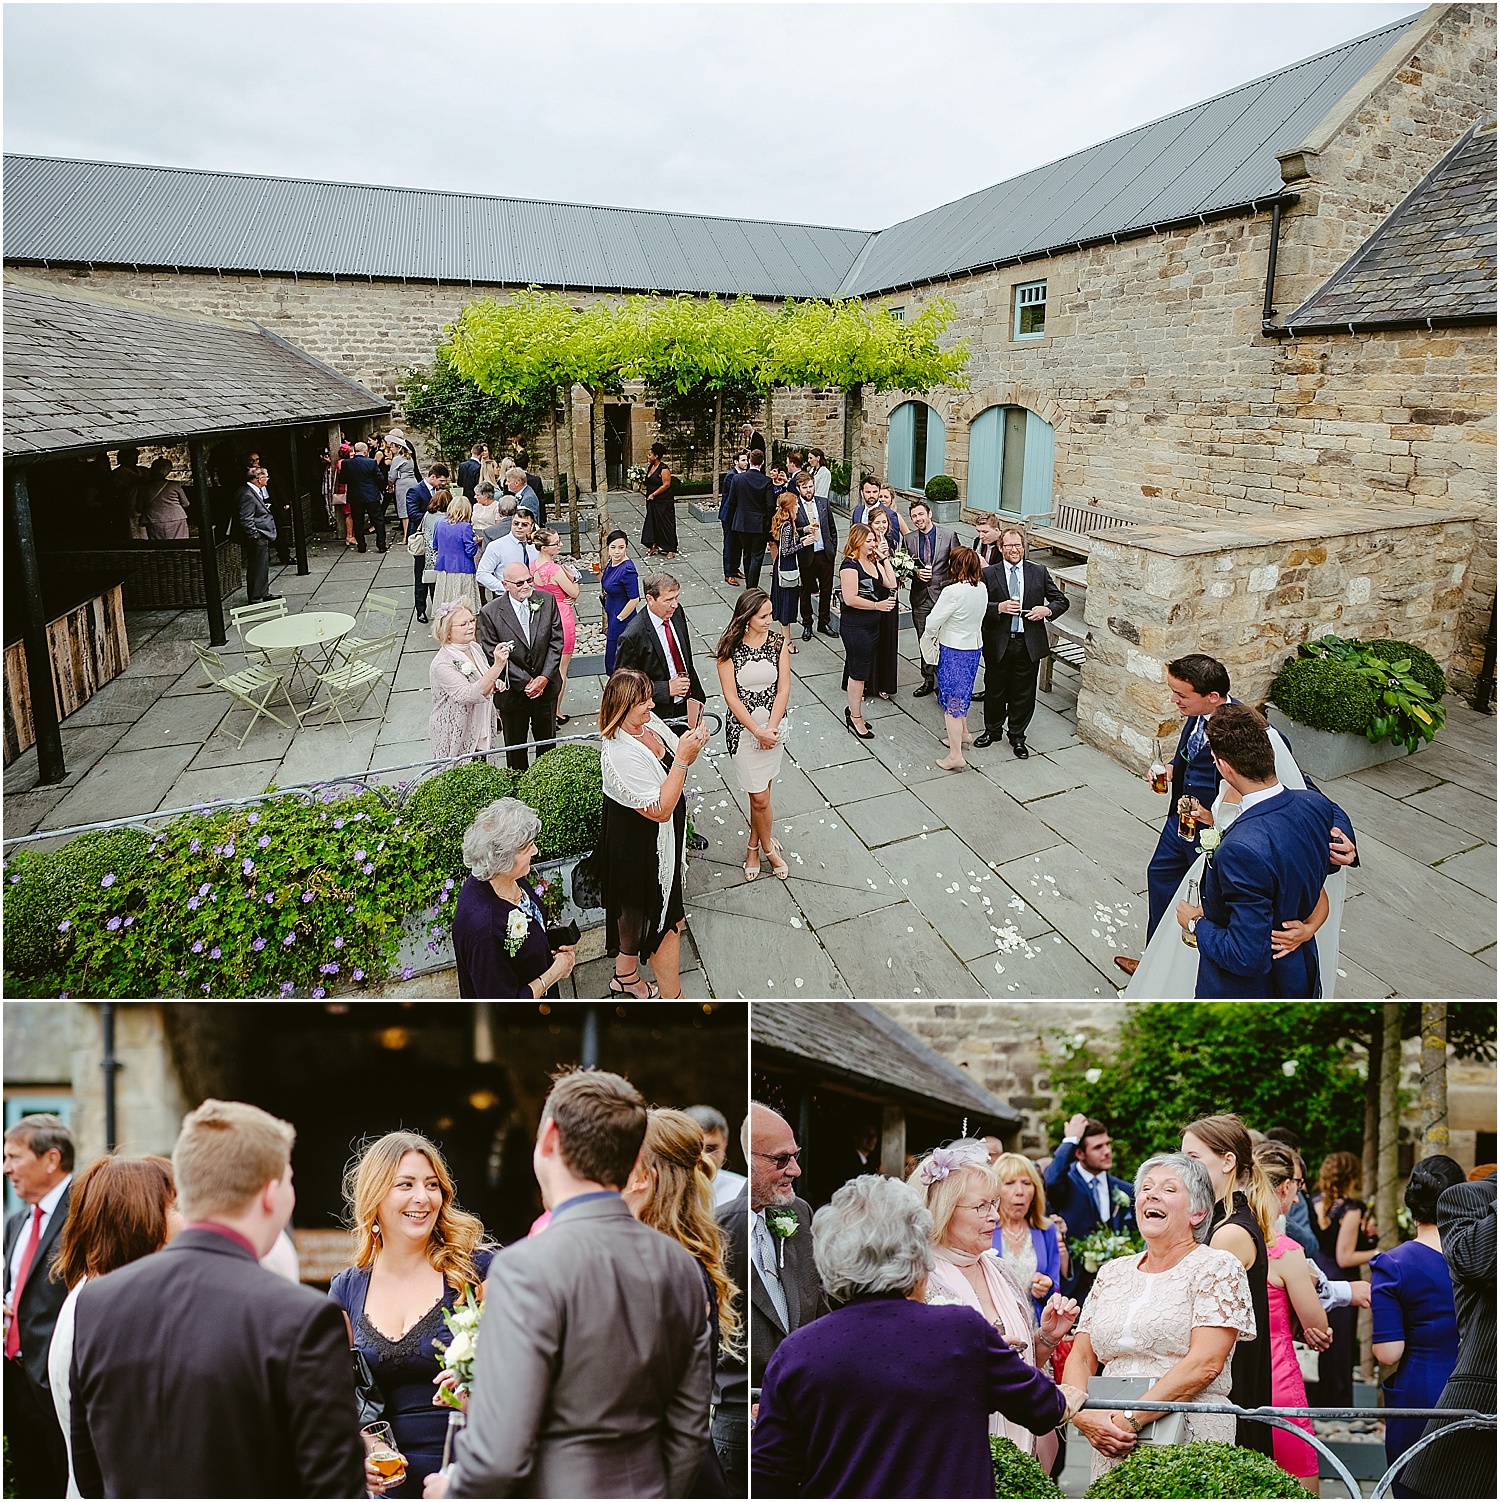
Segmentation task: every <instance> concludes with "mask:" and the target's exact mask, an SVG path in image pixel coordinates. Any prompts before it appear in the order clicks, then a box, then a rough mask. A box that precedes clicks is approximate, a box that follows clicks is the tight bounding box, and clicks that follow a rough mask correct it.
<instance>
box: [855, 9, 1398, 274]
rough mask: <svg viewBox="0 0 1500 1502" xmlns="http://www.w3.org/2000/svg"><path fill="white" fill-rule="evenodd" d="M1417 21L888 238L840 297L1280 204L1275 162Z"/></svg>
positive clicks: (966, 201)
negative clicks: (1249, 207) (1251, 206)
mask: <svg viewBox="0 0 1500 1502" xmlns="http://www.w3.org/2000/svg"><path fill="white" fill-rule="evenodd" d="M1267 14H1268V16H1269V15H1270V14H1271V13H1270V12H1267ZM1416 19H1417V17H1416V16H1415V15H1412V16H1408V17H1407V18H1405V19H1404V20H1401V21H1396V22H1394V23H1392V24H1390V25H1387V26H1382V27H1381V28H1380V29H1379V30H1377V31H1371V32H1368V33H1366V34H1365V35H1364V36H1360V37H1355V38H1354V39H1353V40H1351V41H1348V42H1344V43H1342V44H1341V45H1340V46H1337V47H1333V48H1330V49H1329V50H1328V51H1327V52H1320V53H1318V54H1317V56H1315V57H1309V58H1306V59H1304V60H1303V61H1302V62H1300V63H1293V64H1292V65H1291V66H1290V67H1288V68H1282V69H1280V70H1278V71H1277V72H1275V73H1269V74H1267V75H1266V76H1265V77H1264V78H1257V79H1255V80H1253V81H1252V82H1250V83H1246V84H1241V85H1240V86H1239V87H1238V88H1235V89H1231V90H1229V92H1228V93H1226V94H1219V95H1217V96H1215V97H1214V98H1212V99H1207V100H1204V102H1203V103H1201V104H1195V105H1192V106H1190V107H1189V108H1187V109H1183V110H1178V111H1177V112H1176V113H1175V114H1171V115H1168V116H1166V117H1165V118H1164V119H1161V120H1156V121H1153V122H1152V123H1151V124H1149V125H1142V126H1139V127H1137V128H1136V129H1135V130H1131V131H1127V132H1126V133H1125V134H1124V135H1120V136H1115V137H1114V138H1113V139H1112V140H1108V141H1102V142H1100V143H1099V144H1098V145H1097V146H1090V147H1088V148H1087V149H1086V150H1084V151H1078V152H1074V153H1073V155H1071V156H1066V157H1063V158H1062V159H1061V160H1060V161H1055V162H1049V163H1048V164H1047V165H1046V166H1044V167H1037V168H1034V169H1033V170H1032V171H1030V172H1023V173H1022V174H1021V175H1020V176H1019V177H1013V178H1010V179H1009V180H1008V181H1006V182H1003V183H998V184H996V185H995V186H994V187H992V188H985V189H983V190H981V191H980V192H978V193H971V194H969V195H968V196H967V197H965V198H960V199H959V200H958V201H957V202H955V203H949V204H944V205H943V206H942V207H941V208H937V209H932V210H930V211H929V212H928V213H925V214H919V215H918V216H917V217H916V218H914V219H908V220H906V221H904V222H903V223H901V224H897V225H893V226H892V227H891V228H890V229H886V230H882V231H881V232H880V234H878V235H876V236H873V237H872V238H871V240H870V242H869V243H868V244H867V245H866V246H865V249H864V251H863V252H862V254H861V255H860V257H859V259H858V260H857V261H856V262H855V264H854V265H853V266H852V267H851V268H850V271H849V274H848V275H847V276H845V278H844V280H843V284H842V285H841V286H840V288H839V295H840V296H841V297H850V296H856V295H859V296H869V295H870V294H872V293H877V292H886V291H892V290H894V289H896V288H898V287H904V286H909V285H912V284H914V283H918V282H924V281H931V280H935V279H937V278H940V277H947V276H955V275H957V274H959V273H961V272H965V271H973V270H978V269H980V268H982V267H987V266H993V265H996V264H998V263H1000V262H1004V261H1012V260H1021V259H1025V258H1028V257H1032V256H1038V255H1042V254H1044V253H1045V252H1047V251H1057V250H1062V249H1066V248H1069V247H1071V246H1073V245H1076V244H1079V243H1081V242H1087V241H1090V240H1095V241H1097V240H1100V239H1108V238H1110V237H1111V236H1113V235H1127V234H1132V233H1137V232H1141V231H1150V230H1151V229H1152V227H1153V226H1156V225H1165V224H1170V223H1173V222H1179V223H1180V222H1181V221H1183V220H1187V219H1195V218H1197V216H1198V215H1200V214H1203V215H1208V214H1215V213H1220V212H1223V211H1224V210H1227V209H1231V208H1238V207H1240V206H1242V205H1249V204H1252V203H1256V202H1262V203H1264V202H1266V201H1267V200H1269V199H1272V198H1275V197H1277V196H1278V195H1279V194H1280V193H1281V192H1282V191H1283V185H1282V180H1281V168H1280V164H1279V163H1278V162H1277V160H1276V153H1277V152H1278V151H1289V150H1292V149H1294V148H1295V147H1297V146H1299V145H1301V144H1302V142H1303V141H1304V140H1305V139H1306V138H1307V136H1308V134H1309V132H1310V131H1312V130H1313V129H1314V128H1315V127H1316V126H1317V125H1318V124H1319V122H1320V121H1322V120H1323V118H1324V117H1325V116H1326V115H1327V114H1328V112H1329V111H1330V110H1331V109H1332V108H1333V107H1334V105H1336V104H1337V103H1338V102H1339V100H1340V99H1342V98H1343V96H1344V95H1345V94H1346V93H1347V92H1348V90H1349V89H1350V88H1352V87H1353V86H1354V85H1355V84H1356V83H1358V82H1359V80H1360V79H1361V78H1362V77H1364V75H1365V74H1366V73H1367V72H1368V71H1369V70H1370V69H1371V68H1372V67H1374V65H1375V64H1376V63H1377V62H1378V61H1379V60H1380V58H1381V57H1383V56H1384V55H1385V53H1386V52H1387V50H1388V49H1389V48H1390V47H1391V46H1392V44H1393V43H1394V42H1395V40H1396V38H1397V37H1398V36H1399V35H1400V34H1401V33H1402V32H1403V31H1405V30H1406V29H1407V27H1409V26H1410V25H1411V24H1412V22H1413V21H1415V20H1416Z"/></svg>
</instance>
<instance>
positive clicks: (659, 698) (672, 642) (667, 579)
mask: <svg viewBox="0 0 1500 1502" xmlns="http://www.w3.org/2000/svg"><path fill="white" fill-rule="evenodd" d="M642 588H643V589H644V590H645V593H646V608H645V609H644V610H637V611H636V612H635V614H634V615H633V616H631V618H630V622H629V624H628V625H627V626H626V627H625V630H624V631H623V632H622V633H621V636H620V645H619V647H618V648H617V650H616V652H615V667H616V668H617V669H618V668H637V669H639V670H640V671H641V672H643V673H644V674H645V675H646V676H647V677H648V678H649V679H650V680H651V702H652V706H653V707H654V708H655V710H656V713H657V714H658V715H659V716H660V717H661V718H662V719H664V720H674V719H681V718H682V717H683V716H684V715H686V714H688V705H689V703H690V702H693V701H696V702H697V704H698V705H699V706H700V708H701V706H702V705H703V704H704V703H706V702H707V699H708V695H707V694H705V693H704V692H703V684H702V682H701V680H700V679H699V677H698V669H697V668H695V667H694V666H693V644H692V641H691V640H690V638H689V636H688V625H687V616H686V615H684V614H683V612H682V611H681V610H679V609H678V608H677V606H678V602H679V600H680V599H681V597H682V590H681V588H680V586H679V585H678V583H677V581H676V579H674V578H673V577H672V576H671V574H648V575H647V576H646V578H645V580H644V582H643V584H642ZM689 719H690V722H691V723H693V724H696V723H697V716H696V714H693V715H691V716H689Z"/></svg>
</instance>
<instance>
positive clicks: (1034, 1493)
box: [990, 1434, 1062, 1497]
mask: <svg viewBox="0 0 1500 1502" xmlns="http://www.w3.org/2000/svg"><path fill="white" fill-rule="evenodd" d="M990 1461H991V1463H992V1464H993V1466H994V1468H995V1495H996V1496H997V1497H1060V1496H1062V1490H1061V1488H1060V1487H1059V1486H1058V1485H1057V1483H1056V1482H1055V1481H1053V1479H1052V1478H1051V1477H1050V1476H1049V1475H1048V1474H1047V1473H1046V1472H1045V1471H1044V1470H1043V1469H1042V1468H1041V1466H1040V1465H1038V1464H1037V1462H1036V1460H1035V1459H1034V1458H1033V1457H1032V1456H1030V1455H1028V1454H1027V1453H1026V1452H1025V1451H1024V1450H1023V1449H1021V1447H1020V1446H1019V1445H1018V1444H1016V1442H1015V1441H1014V1440H1013V1439H1001V1438H1000V1436H999V1435H997V1434H992V1435H991V1436H990Z"/></svg>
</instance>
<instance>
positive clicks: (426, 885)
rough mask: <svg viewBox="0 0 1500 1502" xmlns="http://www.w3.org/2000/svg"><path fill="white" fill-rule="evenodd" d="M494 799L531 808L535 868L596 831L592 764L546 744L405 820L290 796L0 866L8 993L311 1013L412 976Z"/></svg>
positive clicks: (438, 785) (414, 804)
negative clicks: (308, 1006) (345, 994)
mask: <svg viewBox="0 0 1500 1502" xmlns="http://www.w3.org/2000/svg"><path fill="white" fill-rule="evenodd" d="M549 763H555V764H554V765H549ZM506 796H514V797H518V798H520V799H521V800H522V802H525V803H527V804H529V805H530V806H531V807H533V808H534V809H536V810H537V812H538V814H539V815H540V817H541V819H542V833H541V836H540V838H539V844H540V845H541V846H542V849H543V853H544V854H545V855H547V856H550V857H552V858H553V859H554V860H567V859H569V858H572V859H574V860H576V858H577V857H578V856H579V855H581V854H583V853H584V852H585V851H586V850H588V849H591V848H592V846H593V844H594V841H595V839H596V838H597V835H598V829H599V821H600V818H601V817H602V806H603V794H602V790H601V787H600V774H599V753H598V752H597V751H595V750H593V749H592V748H591V747H587V746H581V745H575V746H559V747H558V748H556V749H555V750H554V751H551V752H549V753H548V754H547V755H546V756H544V757H542V758H541V760H540V761H538V762H537V763H536V764H535V765H534V766H533V767H532V768H531V770H530V771H529V772H527V773H525V774H524V775H520V776H517V775H516V774H513V773H510V772H508V771H506V770H504V769H502V768H496V767H491V766H489V765H487V764H485V763H478V762H476V763H471V764H468V765H465V766H460V767H455V768H451V769H450V770H449V771H447V772H444V773H442V774H441V775H440V776H438V777H434V778H431V779H430V780H429V781H427V782H425V783H423V784H422V785H421V786H420V787H419V788H418V789H417V791H416V792H415V793H414V794H413V796H412V798H411V799H410V801H409V803H408V805H407V806H405V807H398V808H392V807H389V806H388V805H387V804H386V803H385V802H384V801H383V800H382V799H381V798H380V797H379V796H378V795H377V794H375V793H372V792H361V793H358V794H357V795H355V796H352V797H344V796H339V795H337V794H335V793H331V792H329V793H323V794H320V795H319V796H318V798H317V799H316V800H315V801H312V802H308V801H307V800H306V799H305V798H303V797H300V796H288V797H283V798H273V799H269V800H267V801H266V802H265V803H262V804H260V805H259V806H258V807H255V808H220V809H214V808H203V809H201V810H198V811H196V812H194V813H191V814H186V815H182V816H180V817H179V818H177V819H174V820H173V821H172V822H171V823H170V824H168V825H166V826H165V827H164V828H162V829H160V830H157V831H155V832H154V833H146V832H144V831H140V830H111V831H105V832H102V833H98V834H89V835H83V836H81V837H79V838H78V839H76V840H73V841H71V842H69V843H68V844H67V845H65V846H63V847H62V848H61V849H59V850H56V851H52V852H48V853H45V854H35V853H32V852H30V851H23V852H22V853H21V854H19V855H17V856H16V857H15V858H14V860H12V861H10V862H8V863H7V865H6V867H5V883H4V892H5V902H4V914H3V916H4V929H5V982H6V989H7V991H8V993H9V994H11V995H16V996H56V995H59V994H63V995H74V996H200V995H201V996H277V995H280V996H291V995H311V996H314V997H320V996H323V995H325V994H326V992H327V990H328V988H329V987H330V986H333V985H339V986H345V985H348V984H350V983H352V984H354V985H356V986H358V985H363V984H373V983H375V982H378V981H381V980H383V979H384V978H385V977H386V976H387V975H389V974H391V973H392V971H393V969H395V970H397V972H398V973H400V974H402V975H403V976H409V975H410V974H411V973H412V968H413V966H412V964H411V963H401V962H398V955H399V956H401V960H402V961H409V960H410V952H409V950H410V943H409V941H410V939H411V937H412V927H413V925H414V924H415V925H422V926H425V929H426V933H425V935H424V939H425V942H427V943H430V944H432V945H433V948H432V950H431V951H430V952H431V953H437V952H438V949H439V948H440V947H441V946H440V943H439V941H440V940H446V939H447V937H448V935H449V933H450V931H451V926H452V921H453V908H454V904H455V903H456V901H457V897H458V889H459V886H460V885H461V884H462V881H463V876H464V867H463V860H462V846H463V832H464V830H465V829H467V828H468V825H469V823H470V822H471V821H472V819H473V817H474V815H475V814H476V813H477V812H478V811H479V809H481V808H483V807H484V806H485V805H486V804H488V803H491V802H493V801H494V800H495V799H496V798H500V797H506ZM403 942H406V943H407V945H408V951H407V952H406V953H404V954H403V951H402V946H403Z"/></svg>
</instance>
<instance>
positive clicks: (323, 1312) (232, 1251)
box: [70, 1100, 364, 1497]
mask: <svg viewBox="0 0 1500 1502" xmlns="http://www.w3.org/2000/svg"><path fill="white" fill-rule="evenodd" d="M295 1138H296V1133H295V1132H294V1131H293V1130H292V1128H291V1127H290V1126H289V1125H288V1124H287V1123H286V1122H284V1121H278V1120H277V1119H276V1118H275V1117H274V1116H270V1115H267V1113H266V1112H264V1111H262V1110H260V1109H259V1108H258V1107H256V1106H249V1105H245V1104H243V1103H242V1102H240V1101H223V1100H206V1101H204V1102H203V1104H202V1105H201V1106H199V1107H198V1109H197V1110H196V1111H193V1112H192V1113H190V1114H189V1115H188V1116H187V1117H186V1118H185V1120H184V1121H183V1124H182V1132H181V1135H180V1136H179V1137H178V1139H177V1145H176V1147H175V1148H174V1149H173V1152H172V1171H173V1176H174V1177H175V1179H176V1181H177V1197H178V1203H179V1205H180V1206H181V1209H182V1213H183V1215H184V1216H185V1217H186V1219H187V1221H188V1224H187V1226H186V1228H185V1229H184V1230H182V1231H181V1232H180V1233H179V1234H178V1235H177V1236H176V1238H175V1239H174V1240H173V1241H172V1242H170V1243H169V1244H168V1245H167V1246H166V1247H164V1248H163V1249H162V1250H161V1251H159V1252H156V1253H154V1254H153V1255H152V1256H149V1257H143V1258H141V1260H140V1261H138V1262H132V1263H130V1264H129V1265H128V1266H126V1267H122V1268H120V1269H118V1270H117V1271H116V1272H113V1273H111V1274H110V1275H109V1277H108V1278H101V1279H97V1280H94V1279H91V1280H90V1281H89V1282H88V1283H87V1284H85V1285H84V1289H83V1292H82V1293H81V1294H80V1295H79V1298H78V1305H77V1323H76V1326H75V1330H74V1337H73V1364H72V1368H71V1371H70V1383H71V1386H72V1397H73V1407H72V1425H71V1427H72V1432H73V1474H74V1476H75V1477H76V1478H77V1481H78V1488H79V1490H80V1491H81V1492H82V1493H83V1495H84V1496H85V1497H353V1496H356V1495H358V1494H359V1492H360V1490H361V1489H362V1488H363V1486H364V1453H363V1446H362V1444H361V1443H360V1437H359V1415H358V1411H357V1409H356V1407H355V1402H354V1379H353V1374H352V1372H351V1370H350V1366H349V1338H348V1332H347V1330H346V1328H345V1325H344V1316H343V1312H342V1311H341V1310H340V1309H339V1307H338V1305H337V1304H335V1303H333V1302H332V1300H330V1299H328V1298H327V1297H326V1296H324V1295H323V1294H320V1293H317V1292H315V1291H314V1290H313V1289H311V1288H304V1287H302V1286H301V1285H300V1284H295V1283H291V1282H288V1280H287V1279H285V1278H283V1277H280V1276H279V1275H277V1274H276V1273H273V1272H270V1271H268V1270H267V1269H266V1268H264V1267H261V1266H260V1262H259V1259H260V1258H261V1257H264V1256H265V1255H266V1253H267V1252H269V1251H270V1250H271V1248H272V1247H273V1246H275V1244H276V1240H277V1238H278V1237H279V1236H280V1235H281V1230H282V1227H283V1226H285V1225H286V1223H287V1220H288V1219H289V1218H290V1216H291V1213H292V1207H293V1206H294V1205H295V1204H296V1200H297V1196H296V1192H295V1191H294V1190H293V1188H292V1168H291V1151H292V1144H293V1142H294V1141H295Z"/></svg>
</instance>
